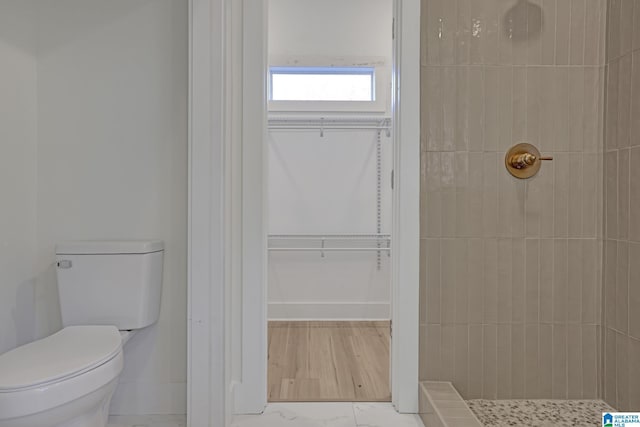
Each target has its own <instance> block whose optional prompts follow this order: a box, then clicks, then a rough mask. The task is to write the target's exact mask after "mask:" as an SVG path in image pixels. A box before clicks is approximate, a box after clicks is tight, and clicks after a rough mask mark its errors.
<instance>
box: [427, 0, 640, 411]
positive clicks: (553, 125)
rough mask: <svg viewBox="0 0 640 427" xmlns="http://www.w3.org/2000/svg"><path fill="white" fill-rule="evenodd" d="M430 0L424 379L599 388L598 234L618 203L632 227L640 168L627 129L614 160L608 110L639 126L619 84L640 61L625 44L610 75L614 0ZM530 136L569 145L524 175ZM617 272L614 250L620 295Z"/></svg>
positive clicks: (555, 393)
mask: <svg viewBox="0 0 640 427" xmlns="http://www.w3.org/2000/svg"><path fill="white" fill-rule="evenodd" d="M422 5H423V9H422V10H423V15H422V20H423V21H422V22H423V25H422V31H423V32H422V35H421V40H422V43H423V46H422V47H421V54H422V58H421V64H422V74H421V75H422V79H423V81H422V88H421V96H422V117H421V131H422V139H421V149H422V151H423V154H422V156H421V165H422V177H421V232H420V235H421V238H422V241H421V250H422V251H423V254H422V255H421V262H422V267H423V268H422V269H421V272H420V273H421V275H420V277H421V282H422V284H421V287H422V288H423V289H422V290H423V292H422V293H421V298H420V304H421V317H420V321H421V329H420V330H421V332H420V335H421V347H420V348H421V353H420V376H421V379H429V380H443V381H453V382H454V385H455V386H456V388H457V389H458V390H459V391H460V392H461V393H462V394H463V396H464V397H467V398H480V397H481V398H489V399H491V398H518V397H522V398H525V397H526V398H552V397H563V398H566V397H568V396H570V397H584V398H594V397H597V396H598V369H599V367H598V366H599V365H598V363H600V360H602V359H603V358H602V357H601V355H600V343H601V341H600V338H599V335H598V330H599V328H600V323H601V315H602V314H603V313H602V311H601V309H600V306H599V304H601V303H603V302H604V301H602V297H601V293H602V287H601V280H600V279H599V276H600V275H601V273H602V272H604V273H605V275H606V274H607V273H608V274H609V275H611V272H610V270H611V269H606V268H605V270H604V271H603V270H602V269H601V268H600V264H601V263H602V262H603V256H601V254H600V253H601V252H602V251H605V247H606V248H610V247H611V246H612V245H611V244H607V245H604V246H603V245H602V244H600V243H599V241H598V239H599V238H602V237H603V232H602V229H603V226H602V223H603V222H604V218H605V217H606V218H607V221H608V220H611V221H612V224H611V225H610V228H611V229H613V228H614V225H615V232H616V233H617V232H618V227H617V224H618V222H619V221H620V220H619V217H622V218H624V216H623V215H619V214H618V211H619V203H624V200H622V199H619V198H618V191H619V185H620V181H621V179H622V177H623V176H624V174H625V173H628V174H629V175H631V174H633V173H634V172H633V171H632V170H630V169H627V172H625V170H622V171H620V174H621V176H620V177H619V176H618V170H619V169H618V153H617V150H618V145H617V139H614V140H615V141H616V143H615V144H614V145H611V149H610V150H609V151H610V152H611V153H613V154H609V153H607V158H606V159H607V162H605V160H604V157H603V148H604V146H603V137H604V134H605V131H604V124H605V123H606V124H607V132H611V133H612V135H614V136H615V137H617V134H618V133H620V134H621V135H624V133H625V131H626V130H625V129H626V128H628V131H626V132H627V134H629V144H631V143H632V141H634V140H633V132H632V128H633V123H634V122H633V119H632V117H633V115H632V113H631V110H632V108H633V105H634V104H633V96H627V98H628V101H629V106H628V107H627V111H628V112H629V120H628V125H625V124H624V120H623V119H621V120H620V122H619V121H618V112H619V111H620V110H621V109H622V108H624V106H625V105H626V102H627V101H626V98H624V96H621V97H618V96H617V93H618V90H622V89H619V83H618V82H619V81H623V83H622V84H626V82H627V81H629V82H631V81H633V79H634V78H635V75H634V68H633V61H631V60H629V59H624V58H620V55H619V54H618V57H617V64H616V65H615V66H613V67H612V66H611V65H610V64H609V68H610V70H609V71H611V69H612V68H614V70H613V71H615V76H611V78H610V79H607V78H606V77H608V75H606V74H605V68H604V60H605V57H604V56H603V54H604V49H603V48H602V46H601V43H603V41H604V40H605V38H606V37H605V35H606V27H605V24H606V22H605V21H606V17H607V15H606V4H605V2H602V1H600V0H560V1H558V0H529V1H527V2H517V1H501V0H423V2H422ZM522 5H524V6H522ZM523 7H524V8H523ZM615 7H616V6H615V5H614V8H615ZM621 7H622V6H620V7H618V9H617V10H618V11H621ZM539 8H541V9H539ZM540 10H541V11H542V15H540V14H538V12H539V11H540ZM630 40H632V39H630ZM425 45H426V46H425ZM627 56H629V58H631V54H628V55H627ZM623 59H624V60H625V61H627V63H628V64H631V66H630V67H627V68H628V70H627V69H626V68H625V69H624V70H622V68H623V67H626V66H627V63H625V64H623V66H622V67H621V64H622V62H623ZM625 73H626V74H625ZM639 79H640V78H639ZM605 84H606V85H607V86H611V87H615V91H616V92H615V95H616V96H615V97H613V98H612V97H610V98H609V99H608V101H609V102H608V103H607V104H606V105H607V106H609V105H610V106H611V108H607V110H606V112H607V116H606V119H609V117H611V118H612V119H613V118H615V120H616V121H615V126H614V127H611V125H610V123H609V121H608V120H605V119H604V118H603V117H604V112H605V108H604V106H605V104H604V102H605V100H604V93H605V88H604V86H605ZM639 105H640V104H639ZM638 108H640V107H638ZM639 126H640V124H639ZM518 142H529V143H533V144H534V145H536V146H537V147H538V148H539V149H540V150H541V152H542V153H543V154H545V155H551V156H553V157H554V160H553V161H552V162H545V163H544V164H543V166H542V169H541V171H540V172H539V174H538V175H537V176H535V177H534V178H532V179H529V180H526V181H524V180H518V179H515V178H513V177H512V176H511V175H509V174H508V173H507V172H506V171H505V168H504V155H505V152H506V150H507V149H508V148H509V147H511V146H512V145H514V144H515V143H518ZM637 144H638V145H639V146H640V141H638V143H637ZM638 149H639V155H640V147H639V148H638ZM632 156H633V153H632V152H629V156H628V158H629V162H631V161H633V160H632ZM611 170H615V175H614V176H612V179H610V180H607V181H606V182H605V181H604V180H602V177H603V175H604V174H605V173H606V172H605V171H611ZM623 191H624V190H623ZM631 191H633V189H632V188H631V187H629V192H631ZM638 191H640V188H639V189H638ZM605 193H606V199H605ZM605 201H606V203H605ZM629 202H630V204H632V197H631V196H630V197H629ZM623 206H624V204H623ZM605 208H606V212H607V213H608V212H609V210H611V215H606V214H603V211H604V210H605ZM639 208H640V205H639ZM631 209H632V208H631V206H630V207H629V211H631ZM639 214H640V213H639ZM607 225H608V226H609V224H608V222H607ZM630 232H631V227H630V228H629V233H630ZM638 232H639V237H640V229H639V230H638ZM616 238H617V234H616ZM612 243H613V247H614V248H615V251H614V253H615V259H616V260H617V254H618V247H617V241H615V240H614V241H612ZM606 256H611V254H609V253H608V252H607V253H605V258H606ZM614 262H615V261H614ZM617 275H618V265H617V264H614V268H613V298H614V299H613V301H612V304H614V305H615V304H616V301H615V297H616V295H617V294H616V286H617V284H618V282H617ZM605 301H606V298H605ZM604 314H605V315H606V314H607V311H606V310H605V312H604ZM602 341H604V339H603V340H602ZM594 370H595V371H594Z"/></svg>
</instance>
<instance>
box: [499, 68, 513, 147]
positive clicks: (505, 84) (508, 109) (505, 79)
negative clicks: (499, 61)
mask: <svg viewBox="0 0 640 427" xmlns="http://www.w3.org/2000/svg"><path fill="white" fill-rule="evenodd" d="M498 79H499V82H500V84H499V87H498V150H499V151H502V152H504V151H505V150H507V149H508V148H509V147H511V146H512V145H513V136H512V130H513V126H512V124H513V68H512V67H499V68H498Z"/></svg>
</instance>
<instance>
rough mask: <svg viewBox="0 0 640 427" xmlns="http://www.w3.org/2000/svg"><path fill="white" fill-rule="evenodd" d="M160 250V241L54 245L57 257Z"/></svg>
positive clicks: (144, 252)
mask: <svg viewBox="0 0 640 427" xmlns="http://www.w3.org/2000/svg"><path fill="white" fill-rule="evenodd" d="M162 250H164V242H163V241H162V240H75V241H69V242H61V243H58V244H57V245H56V254H58V255H101V254H148V253H152V252H159V251H162Z"/></svg>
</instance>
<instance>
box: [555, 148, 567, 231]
mask: <svg viewBox="0 0 640 427" xmlns="http://www.w3.org/2000/svg"><path fill="white" fill-rule="evenodd" d="M569 158H570V157H569V154H568V153H556V154H555V155H554V157H553V161H554V172H555V176H554V182H553V185H554V188H553V196H554V211H553V219H554V237H568V235H569V190H570V189H569V179H570V178H569V177H570V169H569V168H570V166H569V164H570V163H569Z"/></svg>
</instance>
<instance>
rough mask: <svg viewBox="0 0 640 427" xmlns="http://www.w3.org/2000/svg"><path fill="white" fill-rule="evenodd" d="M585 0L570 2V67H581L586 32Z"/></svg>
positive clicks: (572, 0)
mask: <svg viewBox="0 0 640 427" xmlns="http://www.w3.org/2000/svg"><path fill="white" fill-rule="evenodd" d="M586 8H587V5H586V0H571V36H570V39H569V46H570V49H571V50H570V54H569V64H570V65H583V64H584V63H585V62H584V51H585V44H584V42H585V32H586V29H587V27H586V21H585V19H586Z"/></svg>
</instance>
